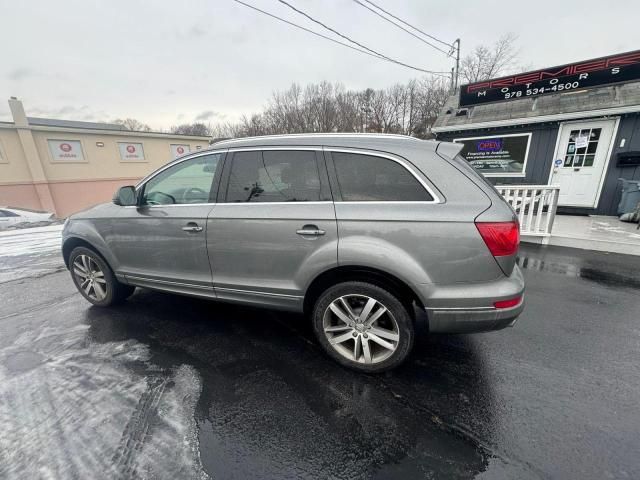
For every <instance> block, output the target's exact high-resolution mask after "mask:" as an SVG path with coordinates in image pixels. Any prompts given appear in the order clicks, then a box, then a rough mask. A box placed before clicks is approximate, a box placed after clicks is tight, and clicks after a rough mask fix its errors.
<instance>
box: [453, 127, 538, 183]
mask: <svg viewBox="0 0 640 480" xmlns="http://www.w3.org/2000/svg"><path fill="white" fill-rule="evenodd" d="M454 142H456V143H462V144H463V147H462V150H461V151H460V155H461V156H462V157H463V158H464V159H465V160H467V161H468V162H469V164H470V165H471V166H473V167H474V168H475V169H477V170H479V171H480V172H482V173H483V174H485V175H489V176H495V177H523V176H524V174H525V167H526V163H527V156H528V154H529V144H530V142H531V134H530V133H523V134H513V135H502V136H492V137H470V138H457V139H455V140H454Z"/></svg>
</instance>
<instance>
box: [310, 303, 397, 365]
mask: <svg viewBox="0 0 640 480" xmlns="http://www.w3.org/2000/svg"><path fill="white" fill-rule="evenodd" d="M322 323H323V330H324V334H325V336H326V338H327V340H328V341H329V344H330V345H331V346H332V347H333V348H334V349H335V350H336V351H337V352H338V353H339V354H340V355H342V356H343V357H345V358H347V359H349V360H351V361H353V362H357V363H365V364H375V363H380V362H383V361H384V360H386V359H387V358H389V357H390V356H391V355H393V353H394V352H395V351H396V349H397V348H398V342H399V340H400V331H399V328H398V323H397V322H396V319H395V318H394V317H393V314H392V313H391V312H390V311H389V309H387V307H385V306H384V305H383V304H382V303H381V302H379V301H378V300H376V299H374V298H371V297H369V296H367V295H344V296H342V297H339V298H337V299H336V300H334V301H333V302H331V303H330V304H329V306H328V307H327V309H326V310H325V313H324V316H323V321H322Z"/></svg>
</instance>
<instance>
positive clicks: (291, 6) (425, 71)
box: [234, 0, 448, 77]
mask: <svg viewBox="0 0 640 480" xmlns="http://www.w3.org/2000/svg"><path fill="white" fill-rule="evenodd" d="M234 1H235V2H238V3H243V2H240V1H239V0H234ZM278 1H279V2H280V3H282V4H283V5H286V6H287V7H289V8H290V9H292V10H293V11H295V12H297V13H299V14H300V15H302V16H304V17H306V18H308V19H309V20H311V21H312V22H314V23H317V24H318V25H320V26H322V27H323V28H325V29H327V30H329V31H330V32H333V33H335V34H336V35H338V36H340V37H342V38H344V39H345V40H347V41H349V42H351V43H353V44H354V45H357V46H359V47H360V48H362V49H364V50H366V51H367V52H370V53H371V54H373V55H375V56H377V57H378V58H382V59H384V60H387V61H389V62H393V63H395V64H398V65H402V66H403V67H407V68H410V69H412V70H417V71H419V72H423V73H430V74H433V75H440V76H442V77H446V76H447V75H446V74H448V72H435V71H433V70H425V69H423V68H419V67H414V66H413V65H409V64H407V63H403V62H400V61H399V60H395V59H393V58H391V57H388V56H386V55H384V54H382V53H380V52H377V51H376V50H373V49H371V48H369V47H367V46H365V45H363V44H361V43H359V42H356V41H355V40H353V39H351V38H349V37H348V36H346V35H343V34H342V33H340V32H338V31H337V30H335V29H333V28H331V27H329V26H327V25H325V24H324V23H322V22H321V21H319V20H316V19H315V18H313V17H312V16H310V15H308V14H306V13H305V12H303V11H302V10H299V9H297V8H296V7H294V6H293V5H291V4H290V3H288V2H286V1H285V0H278ZM245 5H246V4H245ZM253 8H255V7H253ZM271 16H273V15H271ZM287 23H289V22H287ZM340 43H341V42H340Z"/></svg>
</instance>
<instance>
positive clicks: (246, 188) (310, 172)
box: [226, 150, 320, 202]
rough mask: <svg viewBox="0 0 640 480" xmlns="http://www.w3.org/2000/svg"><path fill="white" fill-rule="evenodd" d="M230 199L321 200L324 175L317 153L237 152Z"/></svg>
mask: <svg viewBox="0 0 640 480" xmlns="http://www.w3.org/2000/svg"><path fill="white" fill-rule="evenodd" d="M226 198H227V202H313V201H316V202H317V201H318V200H320V174H319V172H318V164H317V162H316V154H315V152H314V151H304V150H300V151H297V150H268V151H264V152H260V151H250V152H237V153H236V154H235V155H234V157H233V161H232V164H231V172H230V174H229V186H228V188H227V197H226Z"/></svg>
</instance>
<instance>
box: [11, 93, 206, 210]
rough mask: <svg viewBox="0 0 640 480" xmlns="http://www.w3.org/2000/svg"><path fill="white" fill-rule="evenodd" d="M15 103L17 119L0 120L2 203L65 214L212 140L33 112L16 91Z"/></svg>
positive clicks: (13, 109) (103, 198) (108, 195)
mask: <svg viewBox="0 0 640 480" xmlns="http://www.w3.org/2000/svg"><path fill="white" fill-rule="evenodd" d="M9 106H10V108H11V114H12V116H13V122H0V206H11V207H17V208H20V207H22V208H29V209H35V210H44V211H48V212H53V213H55V214H56V215H57V216H58V217H61V218H62V217H66V216H67V215H69V214H71V213H73V212H75V211H78V210H81V209H83V208H86V207H88V206H90V205H93V204H96V203H100V202H105V201H108V200H110V199H111V197H112V195H113V193H114V192H115V190H116V189H117V188H118V187H120V186H122V185H131V184H135V183H136V182H137V181H138V180H140V179H141V178H142V177H144V176H145V175H147V174H148V173H150V172H151V171H153V170H155V169H156V168H158V167H160V166H162V165H163V164H165V163H167V162H168V161H170V160H172V159H173V158H175V157H177V156H180V155H182V154H185V153H188V152H190V151H195V150H199V149H202V148H206V147H207V146H208V145H209V137H200V136H188V135H175V134H169V133H156V132H133V131H129V130H125V129H124V128H123V127H122V126H120V125H117V124H109V123H91V122H76V121H69V120H51V119H43V118H32V117H27V116H26V114H25V111H24V108H23V106H22V103H21V102H20V101H19V100H17V99H16V98H13V97H12V98H11V99H10V100H9Z"/></svg>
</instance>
